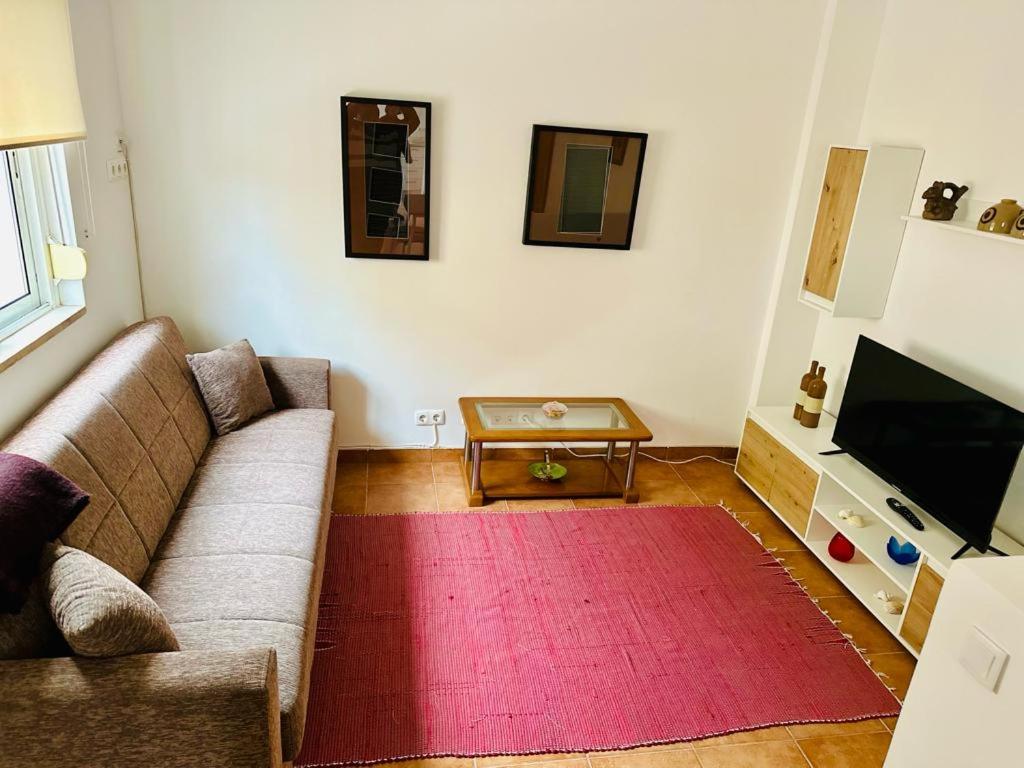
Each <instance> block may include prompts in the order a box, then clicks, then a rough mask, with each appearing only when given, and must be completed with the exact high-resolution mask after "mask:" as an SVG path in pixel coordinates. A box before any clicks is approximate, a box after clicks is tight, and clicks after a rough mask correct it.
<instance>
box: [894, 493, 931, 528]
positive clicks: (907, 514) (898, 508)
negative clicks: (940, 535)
mask: <svg viewBox="0 0 1024 768" xmlns="http://www.w3.org/2000/svg"><path fill="white" fill-rule="evenodd" d="M885 503H886V504H888V505H889V509H891V510H892V511H893V512H895V513H896V514H897V515H899V516H900V517H902V518H904V519H905V520H906V521H907V522H908V523H910V524H911V525H912V526H914V527H915V528H916V529H917V530H919V531H923V530H924V523H922V522H921V520H920V518H918V516H917V515H915V514H914V513H913V512H912V511H911V509H910V507H908V506H907V505H906V504H904V503H903V502H902V501H900V500H899V499H896V498H893V497H892V496H890V497H889V498H888V499H886V500H885Z"/></svg>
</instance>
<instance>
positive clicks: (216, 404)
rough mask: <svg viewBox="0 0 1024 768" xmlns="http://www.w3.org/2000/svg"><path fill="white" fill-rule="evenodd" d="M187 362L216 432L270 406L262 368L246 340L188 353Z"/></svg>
mask: <svg viewBox="0 0 1024 768" xmlns="http://www.w3.org/2000/svg"><path fill="white" fill-rule="evenodd" d="M188 364H189V367H190V368H191V369H192V375H194V376H195V377H196V383H197V384H198V385H199V392H200V394H202V396H203V401H204V402H205V403H206V410H207V412H208V413H209V414H210V419H211V420H212V421H213V428H214V429H215V430H216V431H217V434H218V435H226V434H227V433H228V432H231V431H233V430H236V429H238V428H239V427H240V426H242V425H243V424H245V423H246V422H247V421H251V420H252V419H255V418H256V417H257V416H259V415H260V414H263V413H266V412H267V411H272V410H273V409H274V400H273V398H271V396H270V389H269V388H268V387H267V380H266V378H265V377H264V375H263V367H262V366H261V365H260V360H259V358H258V357H256V353H255V352H254V351H253V348H252V345H251V344H250V343H249V341H248V340H247V339H242V340H241V341H236V342H235V343H234V344H229V345H228V346H226V347H221V348H220V349H215V350H213V351H212V352H199V353H197V354H194V355H188Z"/></svg>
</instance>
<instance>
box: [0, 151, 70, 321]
mask: <svg viewBox="0 0 1024 768" xmlns="http://www.w3.org/2000/svg"><path fill="white" fill-rule="evenodd" d="M0 155H2V156H3V160H4V162H3V163H2V166H0V171H2V172H3V174H4V179H3V183H5V184H7V185H9V190H10V194H11V197H12V199H13V202H14V213H15V218H16V220H17V231H18V235H19V242H18V249H19V252H20V254H21V257H22V263H23V265H24V272H25V280H26V283H27V284H28V293H27V294H25V295H24V296H22V297H21V298H19V299H15V300H14V301H13V302H10V303H9V304H7V305H5V306H4V307H2V308H0V341H2V340H3V339H5V338H7V337H9V336H11V335H12V334H14V333H17V332H18V331H19V330H21V329H22V328H24V327H25V326H27V325H29V324H30V323H32V322H33V321H35V320H38V319H39V318H41V317H43V316H44V315H45V314H46V313H48V312H50V311H52V310H54V309H56V308H58V307H60V306H61V304H62V302H61V296H60V290H59V288H58V282H59V281H55V280H54V279H53V277H52V275H51V273H50V264H49V247H48V244H49V243H50V242H51V241H53V242H60V243H64V244H66V245H77V237H76V234H75V224H74V214H73V212H72V205H71V193H70V185H69V180H68V168H67V156H66V154H65V152H64V147H63V145H60V144H52V145H48V146H42V147H32V148H27V149H16V150H7V151H5V152H0ZM4 192H5V193H6V190H5V191H4Z"/></svg>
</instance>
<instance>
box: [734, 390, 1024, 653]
mask: <svg viewBox="0 0 1024 768" xmlns="http://www.w3.org/2000/svg"><path fill="white" fill-rule="evenodd" d="M835 423H836V420H835V418H834V417H833V416H831V415H829V414H828V413H822V414H821V421H820V423H819V425H818V428H817V429H807V428H806V427H802V426H800V423H799V422H798V421H795V420H794V419H793V408H792V406H760V405H759V406H754V407H753V408H751V409H750V410H749V411H748V413H747V422H746V426H745V429H744V431H743V440H742V443H741V445H740V452H739V458H738V460H737V463H736V474H737V475H738V476H739V477H740V479H741V480H742V481H743V482H744V483H745V484H746V485H747V486H748V487H749V488H750V489H751V490H752V491H753V492H754V493H755V494H756V495H757V496H758V497H759V498H760V499H761V501H763V502H764V503H765V504H766V505H767V506H768V508H769V509H771V510H772V512H773V513H774V514H775V515H776V516H777V517H778V518H779V519H780V520H781V521H782V522H783V523H785V525H786V526H787V527H788V528H789V529H790V530H791V531H792V532H793V533H794V534H795V535H796V536H797V537H798V538H799V539H800V540H801V541H802V542H803V544H804V546H806V547H807V549H809V550H810V551H811V552H812V553H813V554H814V555H815V556H816V557H817V558H818V559H819V560H821V562H822V564H823V565H824V566H825V568H827V569H828V570H829V571H831V572H832V573H833V574H835V576H836V578H837V579H838V580H839V581H840V582H842V584H843V585H844V586H845V587H846V588H847V589H848V590H849V591H850V592H851V593H852V595H853V596H854V597H855V598H856V599H857V600H859V601H860V602H861V603H862V604H863V605H864V607H865V608H867V609H868V611H869V612H870V613H871V614H872V615H873V616H874V617H875V618H876V619H877V620H878V622H879V623H880V624H882V626H884V627H885V628H886V629H887V630H888V631H889V632H890V633H892V635H893V636H894V637H896V638H897V639H898V640H899V641H900V642H901V643H902V644H903V645H904V646H905V647H906V648H907V649H908V650H910V651H911V652H912V653H913V654H914V655H915V656H916V655H917V654H918V653H919V652H920V650H921V645H922V643H923V642H924V638H925V635H926V634H927V631H928V626H929V624H930V622H931V617H932V612H933V611H934V608H935V603H936V601H937V600H938V597H939V592H940V590H941V588H942V584H943V582H944V579H945V576H946V574H947V573H948V572H949V569H950V567H951V566H952V564H953V561H954V559H971V558H977V557H986V556H991V555H996V554H1003V553H1006V554H1011V555H1016V554H1024V547H1022V546H1021V545H1019V544H1017V542H1015V541H1013V540H1012V539H1010V538H1009V537H1008V536H1006V535H1005V534H1003V533H1002V532H1001V531H999V530H995V531H993V535H992V543H991V544H990V546H989V548H988V552H987V553H986V552H980V551H971V547H969V546H968V547H965V546H964V540H963V539H961V538H960V537H959V536H957V535H956V534H954V533H953V532H952V531H951V530H949V529H948V528H946V527H945V526H944V525H942V524H941V523H940V522H938V521H937V520H936V519H935V518H933V517H931V516H930V515H929V514H928V513H927V512H925V511H924V510H922V509H921V508H920V507H918V506H916V505H914V504H913V503H912V502H911V501H910V500H909V499H907V498H905V497H903V496H902V495H901V494H896V493H894V489H893V487H892V486H891V485H889V484H888V483H886V482H885V481H884V480H882V478H880V477H878V475H876V474H874V473H873V472H872V471H871V470H869V469H868V468H867V467H865V466H864V465H862V464H860V463H859V462H857V461H856V460H855V459H854V458H853V457H852V456H849V455H844V454H843V453H842V452H841V451H839V450H838V449H837V446H836V445H835V444H834V443H833V442H832V432H833V431H834V429H835ZM888 498H896V499H897V500H898V501H899V502H901V503H902V504H906V506H908V507H909V508H911V510H912V511H913V513H914V514H915V515H916V516H917V517H919V518H920V520H921V522H922V523H923V524H924V530H923V531H919V530H915V529H914V528H913V527H912V526H911V525H910V523H909V522H908V521H906V520H904V519H903V518H902V517H901V516H900V515H899V514H897V513H896V512H895V511H894V510H892V509H890V507H889V505H888V504H887V503H886V499H888ZM847 510H849V512H850V513H853V514H856V515H858V516H859V517H860V518H861V520H862V521H863V523H864V526H863V527H861V528H857V527H854V526H852V525H850V524H849V523H848V522H847V520H846V519H844V518H847V517H848V514H847ZM840 513H843V517H840V516H839V515H840ZM836 532H841V533H842V534H843V535H844V536H845V537H846V538H847V539H849V540H850V541H851V542H852V543H853V545H854V547H855V548H856V553H855V555H854V557H853V559H852V560H850V561H849V562H846V563H843V562H839V561H838V560H834V559H833V558H832V557H831V556H830V555H829V554H828V544H829V541H830V540H831V539H832V537H833V536H835V534H836ZM890 536H896V537H897V538H898V539H900V540H901V541H909V542H910V543H911V544H913V545H914V546H915V547H917V549H919V550H920V551H921V557H920V559H919V560H918V561H917V562H916V563H914V564H911V565H900V564H898V563H896V562H894V561H893V560H892V558H890V557H889V554H888V552H887V551H886V543H887V542H888V540H889V537H890ZM879 591H884V592H887V593H888V594H889V595H891V596H893V597H894V598H896V599H898V600H900V601H902V602H904V603H905V609H904V611H903V613H902V614H890V613H887V612H886V611H885V608H884V607H883V604H882V601H881V600H879V599H878V598H877V597H876V596H875V595H876V594H877V593H878V592H879Z"/></svg>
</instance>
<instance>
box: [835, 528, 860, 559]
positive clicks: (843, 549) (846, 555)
mask: <svg viewBox="0 0 1024 768" xmlns="http://www.w3.org/2000/svg"><path fill="white" fill-rule="evenodd" d="M856 552H857V550H856V549H854V547H853V544H852V543H851V542H850V540H849V539H848V538H846V537H845V536H843V534H841V533H837V534H836V535H835V536H833V537H832V541H830V542H829V543H828V554H829V556H830V557H831V558H832V559H833V560H838V561H839V562H841V563H848V562H850V561H851V560H853V556H854V555H855V554H856Z"/></svg>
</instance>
